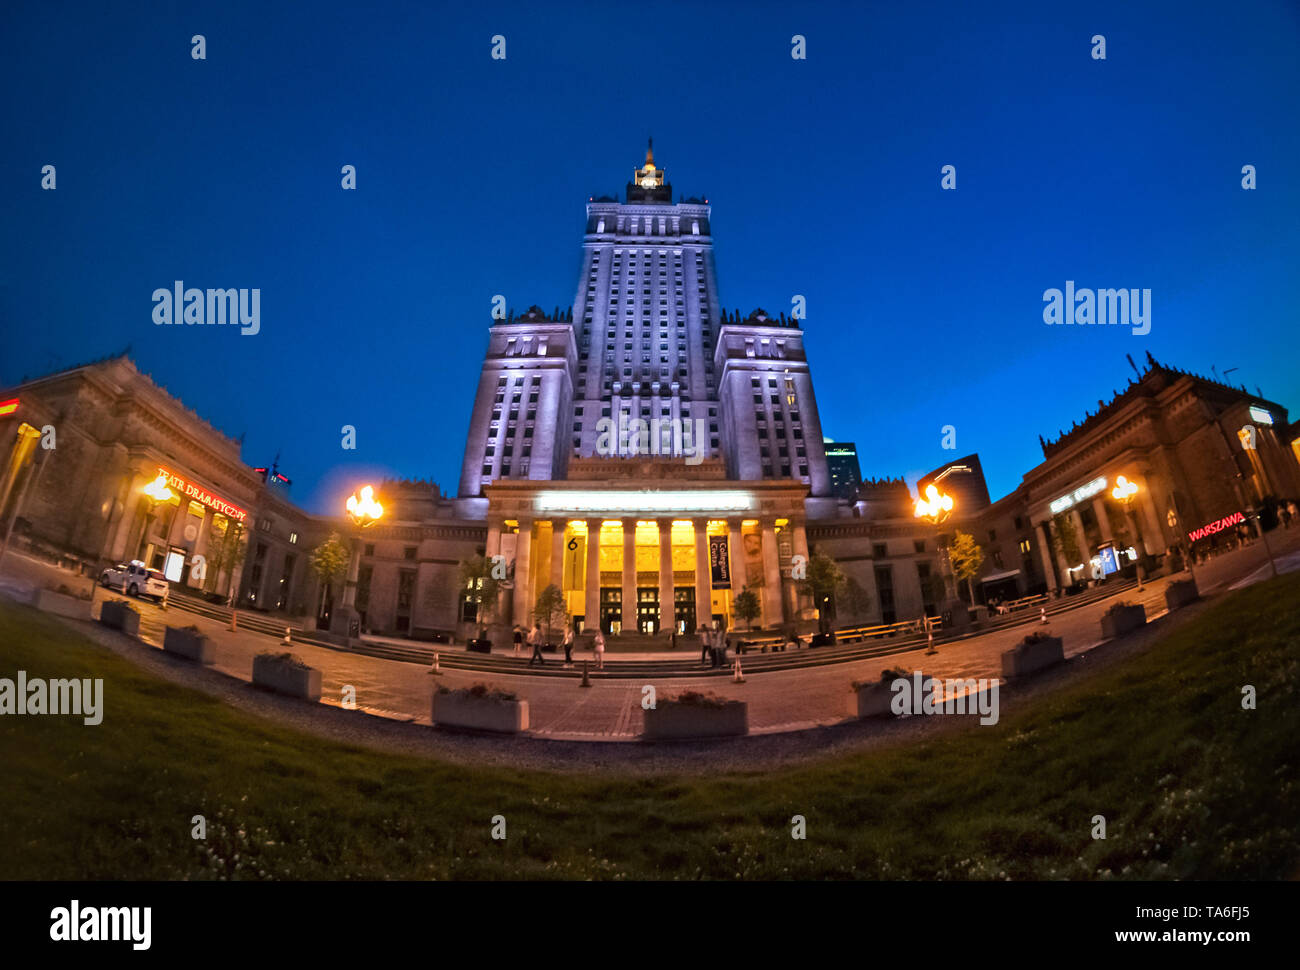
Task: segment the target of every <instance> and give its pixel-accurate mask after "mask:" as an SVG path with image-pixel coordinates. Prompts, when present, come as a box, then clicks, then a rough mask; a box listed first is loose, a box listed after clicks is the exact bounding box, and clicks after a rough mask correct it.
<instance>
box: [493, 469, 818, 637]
mask: <svg viewBox="0 0 1300 970" xmlns="http://www.w3.org/2000/svg"><path fill="white" fill-rule="evenodd" d="M599 464H600V468H599V471H600V474H601V475H602V480H601V481H588V480H583V479H582V478H572V479H571V480H569V481H565V482H555V481H547V482H527V481H523V482H517V481H501V482H497V483H494V484H493V485H491V486H488V487H486V488H485V489H484V492H485V496H486V497H487V499H488V543H487V554H488V556H489V557H492V556H496V555H500V556H502V557H503V562H505V563H506V564H507V568H508V569H509V570H510V571H511V572H512V573H513V584H512V590H511V595H510V596H509V597H508V601H509V602H508V606H507V605H504V604H503V609H502V613H501V619H502V620H503V621H505V622H509V623H513V624H518V625H520V626H527V625H531V624H532V622H533V607H534V605H535V603H536V601H537V596H538V594H539V593H540V592H541V591H542V590H543V589H545V588H546V587H547V586H549V585H554V586H556V587H558V588H559V589H560V591H561V592H562V593H563V595H564V599H565V604H566V607H567V609H568V612H569V614H570V616H572V617H574V618H575V619H577V618H580V619H581V623H582V626H583V628H584V629H586V630H591V629H592V628H594V626H595V625H596V623H597V622H599V624H600V626H601V628H602V629H603V630H605V632H607V633H615V634H627V633H631V632H636V633H641V634H663V635H667V634H668V633H670V632H674V631H675V632H678V633H691V634H693V633H695V632H696V630H697V629H698V628H699V627H700V626H702V625H704V624H709V625H715V624H717V623H725V624H726V625H727V626H728V627H736V626H738V625H743V624H741V622H740V621H739V620H737V618H736V616H735V602H736V597H737V596H738V595H739V594H740V592H741V591H742V590H744V589H746V588H748V589H750V590H751V591H752V592H754V593H755V594H756V595H757V597H758V601H759V610H760V612H759V616H758V617H757V618H755V619H754V621H753V625H754V627H755V628H759V627H763V628H768V629H771V628H774V627H780V626H782V625H784V624H787V623H793V622H795V621H797V620H800V619H802V614H801V612H800V611H801V607H802V606H803V604H801V602H800V594H799V591H798V588H797V584H796V583H795V582H794V581H793V580H792V578H791V560H792V558H793V556H794V555H795V554H800V555H804V556H806V555H807V538H806V535H805V533H804V499H805V498H806V497H807V494H808V489H807V486H805V485H803V484H802V483H800V482H773V481H757V482H735V481H727V480H726V479H725V478H724V477H723V476H724V472H723V469H722V466H721V463H718V462H710V463H707V464H705V465H704V466H702V467H699V466H697V468H693V469H691V472H690V473H688V474H686V475H683V474H682V472H683V463H682V462H680V461H675V460H671V459H650V460H644V459H643V460H632V461H618V462H613V463H611V462H609V461H601V462H600V463H599ZM576 471H577V472H578V474H579V475H580V474H581V471H582V470H581V469H580V468H579V469H576ZM611 473H613V474H611ZM634 481H635V482H638V483H640V484H641V485H642V487H631V486H632V483H633V482H634Z"/></svg>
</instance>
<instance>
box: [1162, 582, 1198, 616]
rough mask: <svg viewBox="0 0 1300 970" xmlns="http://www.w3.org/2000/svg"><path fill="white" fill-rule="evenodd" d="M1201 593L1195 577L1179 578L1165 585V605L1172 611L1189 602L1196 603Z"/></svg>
mask: <svg viewBox="0 0 1300 970" xmlns="http://www.w3.org/2000/svg"><path fill="white" fill-rule="evenodd" d="M1200 596H1201V594H1200V591H1199V590H1198V589H1197V588H1196V580H1194V579H1177V580H1174V581H1173V582H1172V583H1170V584H1169V585H1168V586H1166V587H1165V607H1166V608H1167V609H1168V610H1169V611H1170V612H1171V613H1172V612H1173V611H1174V610H1181V609H1182V608H1183V607H1184V606H1186V605H1187V604H1188V603H1195V602H1196V601H1197V600H1198V599H1199V598H1200Z"/></svg>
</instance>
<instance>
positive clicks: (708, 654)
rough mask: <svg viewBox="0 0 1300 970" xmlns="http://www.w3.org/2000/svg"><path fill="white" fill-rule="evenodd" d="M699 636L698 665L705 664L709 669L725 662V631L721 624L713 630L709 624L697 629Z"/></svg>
mask: <svg viewBox="0 0 1300 970" xmlns="http://www.w3.org/2000/svg"><path fill="white" fill-rule="evenodd" d="M699 634H700V663H701V664H705V663H707V664H708V665H709V666H710V667H717V666H718V665H719V664H726V662H727V631H726V630H725V629H724V628H723V625H722V624H721V623H719V624H718V628H717V629H716V630H714V629H713V628H712V627H710V626H709V624H707V623H706V624H704V626H702V627H700V629H699Z"/></svg>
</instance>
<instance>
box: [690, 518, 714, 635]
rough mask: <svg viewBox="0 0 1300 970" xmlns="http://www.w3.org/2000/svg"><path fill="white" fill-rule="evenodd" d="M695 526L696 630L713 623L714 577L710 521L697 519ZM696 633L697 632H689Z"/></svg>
mask: <svg viewBox="0 0 1300 970" xmlns="http://www.w3.org/2000/svg"><path fill="white" fill-rule="evenodd" d="M694 525H695V629H696V630H698V629H699V628H700V627H702V626H704V624H706V623H710V624H711V623H712V622H713V607H712V605H711V604H712V602H713V575H712V573H711V572H710V570H709V534H708V526H709V520H708V519H696V520H695V521H694ZM686 632H687V633H694V632H695V630H687V631H686Z"/></svg>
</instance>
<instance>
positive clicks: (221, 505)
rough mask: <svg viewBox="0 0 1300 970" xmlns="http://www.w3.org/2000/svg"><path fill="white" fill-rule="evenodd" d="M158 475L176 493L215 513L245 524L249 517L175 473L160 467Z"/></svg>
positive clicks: (241, 510)
mask: <svg viewBox="0 0 1300 970" xmlns="http://www.w3.org/2000/svg"><path fill="white" fill-rule="evenodd" d="M158 474H159V475H162V476H163V477H164V478H166V479H167V484H168V486H169V487H171V488H174V489H176V491H178V492H180V493H181V494H182V495H184V496H186V497H187V498H192V499H194V501H196V502H201V503H202V504H203V505H206V506H207V507H208V508H210V509H212V510H213V511H215V512H220V513H221V514H222V515H224V516H226V517H228V518H231V519H234V520H235V521H236V522H243V521H244V518H245V516H247V515H248V513H247V512H245V511H244V510H243V509H241V508H240V507H239V506H237V505H231V504H230V503H229V502H227V501H225V500H224V499H221V498H218V497H217V496H215V495H213V494H212V493H211V492H209V491H208V490H207V489H206V488H203V487H202V486H200V485H195V484H194V483H193V482H187V481H186V480H185V479H183V478H181V477H180V476H179V475H177V474H176V473H175V472H169V471H168V470H167V469H166V468H163V467H162V466H161V465H160V466H159V467H158Z"/></svg>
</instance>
